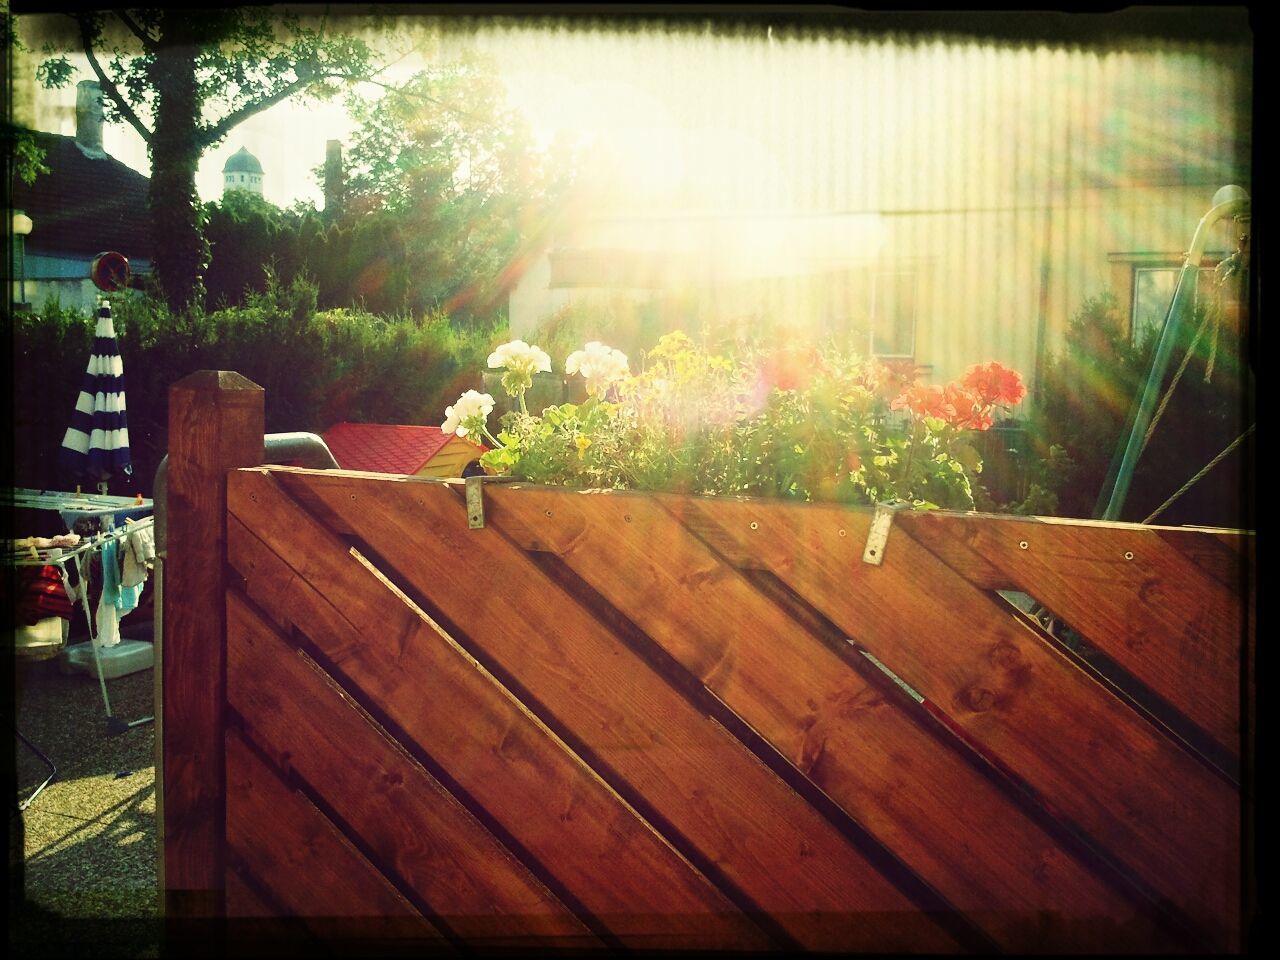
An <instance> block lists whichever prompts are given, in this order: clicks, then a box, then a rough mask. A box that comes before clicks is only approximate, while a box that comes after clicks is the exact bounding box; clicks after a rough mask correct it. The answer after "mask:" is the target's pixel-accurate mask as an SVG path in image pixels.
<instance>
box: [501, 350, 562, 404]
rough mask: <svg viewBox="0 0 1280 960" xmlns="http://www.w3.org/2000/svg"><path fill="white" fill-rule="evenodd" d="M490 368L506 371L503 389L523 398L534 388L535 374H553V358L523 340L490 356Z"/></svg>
mask: <svg viewBox="0 0 1280 960" xmlns="http://www.w3.org/2000/svg"><path fill="white" fill-rule="evenodd" d="M489 367H490V368H491V369H496V370H506V371H507V372H506V373H504V374H503V375H502V389H504V390H506V391H507V393H508V394H510V395H511V396H513V397H521V396H522V394H523V393H524V392H525V391H526V390H528V389H529V388H530V387H531V386H533V375H534V374H535V373H550V372H551V358H550V357H549V356H547V354H546V353H545V352H544V351H542V350H540V349H539V348H538V347H534V346H530V345H529V344H527V343H525V342H524V341H523V340H512V341H511V342H509V343H504V344H503V345H502V346H500V347H499V348H498V349H497V350H495V351H493V353H491V354H489ZM522 399H523V398H522Z"/></svg>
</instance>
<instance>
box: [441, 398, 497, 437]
mask: <svg viewBox="0 0 1280 960" xmlns="http://www.w3.org/2000/svg"><path fill="white" fill-rule="evenodd" d="M492 411H493V397H491V396H489V394H487V393H480V392H479V391H478V390H468V391H467V392H466V393H464V394H463V395H462V396H460V397H459V398H458V399H457V401H456V402H455V403H454V405H453V406H451V407H445V410H444V423H442V424H440V430H441V431H442V432H443V433H456V434H457V435H458V436H460V437H465V436H466V435H467V434H468V433H471V432H472V431H475V432H476V433H479V432H481V431H483V430H484V428H485V421H487V420H488V419H489V414H490V413H491V412H492Z"/></svg>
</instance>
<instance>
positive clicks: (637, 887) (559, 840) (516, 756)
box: [229, 471, 762, 949]
mask: <svg viewBox="0 0 1280 960" xmlns="http://www.w3.org/2000/svg"><path fill="white" fill-rule="evenodd" d="M229 504H230V510H231V514H232V518H231V520H230V521H229V531H230V550H229V559H230V562H231V564H232V565H233V567H235V569H236V570H237V571H238V572H239V574H240V575H241V576H242V577H244V578H245V589H246V592H247V593H248V595H249V596H250V597H251V598H252V599H253V601H254V602H255V603H256V604H257V605H259V606H261V607H263V608H265V609H267V610H269V611H273V614H272V615H273V616H275V617H277V618H280V617H288V618H291V619H293V621H294V622H295V623H297V625H298V626H299V628H301V629H302V630H303V631H304V632H305V634H306V635H307V637H308V638H309V639H310V640H311V642H312V643H314V644H315V645H316V646H317V647H318V648H319V649H320V651H321V652H323V654H324V655H325V656H326V657H327V658H329V659H330V660H332V661H333V662H334V663H335V664H336V665H337V667H338V669H340V670H341V671H342V673H343V674H345V678H344V681H343V682H344V684H345V683H351V684H354V685H355V688H356V689H358V690H359V691H360V694H361V695H362V696H363V697H365V698H367V699H368V700H369V701H371V702H375V703H377V704H378V706H379V707H380V709H381V710H382V711H384V712H385V714H386V716H388V717H389V718H390V719H391V721H392V722H394V723H395V724H396V725H397V726H399V727H400V728H402V729H403V730H404V731H406V733H407V735H408V736H410V737H412V738H413V739H414V740H415V741H416V742H417V744H418V747H419V748H420V749H421V750H422V751H423V752H425V753H426V754H428V755H429V756H430V757H432V758H433V760H434V761H435V762H437V763H439V764H440V766H441V767H442V768H444V769H445V770H446V771H447V772H448V774H449V775H450V776H451V777H452V778H453V779H454V780H455V781H456V782H457V783H458V785H459V786H460V787H461V789H462V790H464V791H466V793H467V794H468V795H469V797H470V798H471V801H474V802H476V803H478V804H480V805H481V806H483V808H484V809H485V811H487V813H488V814H489V815H490V816H492V817H493V818H494V820H496V821H497V822H498V823H499V824H501V826H502V827H503V828H504V829H505V830H506V831H507V832H508V833H509V834H510V835H511V836H512V837H514V838H515V840H516V841H518V842H519V843H520V844H521V845H522V846H523V847H524V848H525V850H527V851H528V852H529V853H530V854H531V855H532V856H533V857H534V858H536V860H537V861H538V862H539V863H540V864H541V865H542V866H543V867H544V868H545V869H547V870H548V871H550V872H551V874H552V875H553V876H554V877H555V879H556V881H557V882H558V883H559V884H560V885H561V887H562V888H563V889H565V890H566V891H568V892H569V893H570V894H572V896H573V897H574V898H575V899H576V900H577V902H578V903H579V904H581V905H582V907H583V908H585V909H586V910H588V911H589V912H590V913H591V914H592V915H593V916H594V917H595V918H596V919H597V920H598V921H599V922H600V923H601V924H604V925H605V926H606V927H607V929H608V930H609V932H610V933H611V934H612V935H614V936H615V937H617V938H618V940H619V941H620V942H622V943H623V944H627V945H632V946H637V947H641V946H643V947H664V946H665V947H671V948H685V949H696V948H699V947H703V948H717V947H718V948H726V949H735V948H742V949H749V948H753V947H758V946H760V944H761V941H762V934H761V932H760V930H759V929H758V928H757V927H756V926H755V925H754V924H752V923H750V922H749V921H748V920H747V919H746V918H745V917H744V916H743V914H742V913H741V912H739V911H738V910H736V909H735V908H734V907H733V905H732V904H731V903H730V902H729V901H728V900H726V899H725V898H724V896H723V895H722V894H720V893H719V892H718V891H717V890H716V889H715V888H714V887H712V885H711V884H710V883H709V882H708V881H707V880H706V878H705V877H703V876H702V875H701V874H700V873H698V872H697V871H696V870H695V869H694V868H693V867H692V866H691V865H690V864H689V863H688V862H687V861H686V860H684V858H682V857H681V856H680V855H679V854H678V853H677V852H676V851H675V850H674V849H672V848H671V846H670V845H669V844H667V843H666V842H665V840H663V838H662V837H661V836H660V835H659V834H657V833H656V832H655V831H654V830H653V828H652V827H651V826H650V825H649V824H648V823H647V822H645V821H644V820H643V819H642V818H641V817H639V816H638V815H637V814H636V812H635V811H634V810H633V809H632V808H631V807H629V806H628V805H627V804H626V803H624V802H623V801H622V800H621V798H620V797H618V796H617V795H616V794H615V793H614V792H613V791H612V790H611V789H610V788H609V787H608V785H607V784H605V783H604V782H603V781H602V780H601V779H600V778H599V777H597V776H596V775H595V774H594V773H593V772H592V771H591V770H590V768H588V767H587V766H586V765H585V764H583V763H582V761H581V760H580V759H579V758H578V757H577V756H576V755H574V754H573V753H572V752H571V751H570V750H569V749H568V748H567V747H566V746H565V745H564V744H563V743H562V742H561V741H560V740H559V739H558V738H556V737H555V736H554V734H552V733H551V731H550V730H548V729H547V728H546V726H545V725H544V724H542V723H541V722H540V721H539V720H538V719H537V718H536V717H535V716H534V715H532V714H531V713H530V712H529V711H528V710H527V709H526V708H525V707H524V706H523V705H522V704H521V703H520V702H519V701H517V700H516V699H515V698H514V697H512V696H511V695H510V693H509V692H508V691H506V690H505V689H504V688H503V687H502V686H501V685H500V684H498V683H497V682H496V681H495V680H494V679H493V677H492V676H490V675H489V674H488V673H487V672H486V671H485V670H483V668H481V667H480V665H479V664H478V663H476V662H475V661H474V660H473V659H471V658H470V657H469V656H467V655H466V653H465V651H463V650H462V649H461V648H460V647H458V646H457V644H456V643H454V642H453V641H452V639H451V638H449V637H448V636H447V635H445V634H444V633H443V631H441V630H439V628H438V627H437V626H435V625H434V624H432V623H431V622H430V621H429V620H427V619H426V618H425V617H424V616H423V615H422V614H421V612H420V611H417V610H416V609H415V608H412V607H411V606H409V605H408V604H407V602H406V601H405V599H404V598H402V597H401V595H400V594H398V593H397V592H396V591H395V590H394V589H393V588H392V587H391V586H390V585H389V584H388V583H386V582H385V581H384V580H383V579H381V578H380V577H379V576H378V575H377V574H375V573H374V572H373V571H372V570H371V569H370V568H369V567H366V566H365V565H364V564H363V563H362V562H361V561H360V559H359V558H358V557H357V556H355V555H354V554H353V553H352V552H350V551H349V550H348V549H347V547H346V546H345V545H344V544H343V543H342V542H341V541H340V540H338V539H337V538H336V537H334V536H333V535H332V534H331V533H329V531H327V530H325V529H324V528H323V527H321V526H319V525H318V524H317V523H316V522H315V521H314V520H313V519H312V518H311V517H310V516H309V515H308V514H307V513H306V512H305V511H303V510H302V509H301V508H300V507H298V506H297V505H296V504H295V503H294V502H293V501H292V500H291V499H289V497H287V496H286V495H285V494H284V493H283V492H282V491H281V490H280V488H279V486H278V485H277V483H276V482H275V480H273V479H272V478H271V477H270V476H269V475H268V474H267V473H266V472H264V471H245V472H240V473H237V474H235V475H234V476H233V477H232V478H231V481H230V495H229ZM242 520H243V522H242ZM414 522H415V521H414V519H413V518H412V517H401V518H398V519H397V525H396V527H395V528H394V529H391V530H384V531H381V532H379V535H378V538H379V539H384V540H385V539H386V538H387V537H394V536H398V535H401V533H402V529H403V527H405V526H408V525H411V524H412V523H414ZM246 524H251V525H252V530H250V528H249V527H248V526H246Z"/></svg>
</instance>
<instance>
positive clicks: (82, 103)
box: [76, 80, 107, 160]
mask: <svg viewBox="0 0 1280 960" xmlns="http://www.w3.org/2000/svg"><path fill="white" fill-rule="evenodd" d="M76 146H77V147H79V148H80V152H81V153H83V154H84V155H85V156H86V157H90V158H92V159H94V160H103V159H105V158H106V156H107V153H106V151H105V150H103V149H102V88H101V87H99V86H98V81H97V80H81V81H80V82H79V83H77V84H76Z"/></svg>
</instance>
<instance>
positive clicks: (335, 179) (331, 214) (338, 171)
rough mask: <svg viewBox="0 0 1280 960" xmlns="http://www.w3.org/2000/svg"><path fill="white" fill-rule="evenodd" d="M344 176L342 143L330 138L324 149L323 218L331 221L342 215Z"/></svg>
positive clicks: (344, 191) (344, 187)
mask: <svg viewBox="0 0 1280 960" xmlns="http://www.w3.org/2000/svg"><path fill="white" fill-rule="evenodd" d="M345 181H346V176H345V174H344V173H343V169H342V143H341V141H339V140H330V141H328V142H327V143H326V144H325V149H324V219H325V221H326V222H327V223H333V222H334V221H335V220H337V219H338V217H339V216H341V215H342V202H343V198H344V195H345V193H346V182H345Z"/></svg>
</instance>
